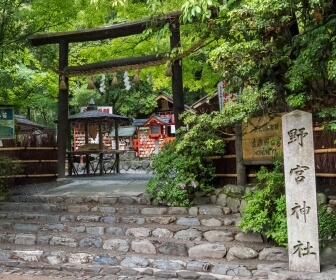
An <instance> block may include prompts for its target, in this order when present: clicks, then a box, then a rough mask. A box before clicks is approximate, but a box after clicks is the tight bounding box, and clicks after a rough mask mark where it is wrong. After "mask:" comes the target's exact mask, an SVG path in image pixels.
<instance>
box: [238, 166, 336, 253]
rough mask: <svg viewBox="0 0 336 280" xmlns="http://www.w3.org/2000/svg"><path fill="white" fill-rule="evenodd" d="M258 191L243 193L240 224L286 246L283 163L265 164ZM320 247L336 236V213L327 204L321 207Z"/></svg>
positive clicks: (261, 172) (319, 223) (241, 226)
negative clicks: (272, 167)
mask: <svg viewBox="0 0 336 280" xmlns="http://www.w3.org/2000/svg"><path fill="white" fill-rule="evenodd" d="M257 180H258V183H257V184H256V187H255V190H253V191H251V192H250V193H248V194H246V195H245V196H244V199H245V200H246V202H247V207H246V208H245V210H244V213H243V217H242V220H241V222H240V224H239V225H238V226H239V227H240V228H241V229H242V230H244V231H252V232H257V233H262V234H264V235H265V236H266V237H268V238H271V239H272V240H274V241H276V242H277V243H278V244H279V245H285V246H286V245H287V243H288V240H287V219H286V196H285V178H284V175H283V164H282V162H280V161H276V162H275V164H274V169H273V170H272V171H268V170H267V169H266V168H265V167H262V168H261V169H260V171H259V172H258V173H257ZM318 228H319V240H320V247H321V248H323V247H325V246H326V245H327V243H328V242H329V241H330V240H334V239H335V238H336V213H335V212H333V211H330V209H328V208H327V207H326V206H321V207H320V208H319V209H318Z"/></svg>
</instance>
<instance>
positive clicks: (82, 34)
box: [28, 12, 181, 46]
mask: <svg viewBox="0 0 336 280" xmlns="http://www.w3.org/2000/svg"><path fill="white" fill-rule="evenodd" d="M180 15H181V12H173V13H170V14H167V15H164V16H161V17H156V18H152V19H151V18H147V19H142V20H136V21H132V22H126V23H118V24H113V25H110V26H105V27H99V28H92V29H86V30H77V31H68V32H56V33H47V34H41V35H33V36H30V37H29V38H28V41H29V42H30V44H31V45H33V46H42V45H47V44H59V43H60V42H61V41H65V42H67V43H75V42H88V41H98V40H105V39H114V38H119V37H126V36H130V35H136V34H140V33H142V32H143V31H144V30H146V29H147V28H148V27H151V26H153V27H155V26H156V25H158V24H160V23H162V22H163V23H165V22H170V21H172V20H174V19H178V18H179V17H180Z"/></svg>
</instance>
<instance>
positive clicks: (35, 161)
mask: <svg viewBox="0 0 336 280" xmlns="http://www.w3.org/2000/svg"><path fill="white" fill-rule="evenodd" d="M12 162H15V163H38V162H40V163H42V162H55V163H57V162H58V160H57V159H22V160H21V159H19V160H12Z"/></svg>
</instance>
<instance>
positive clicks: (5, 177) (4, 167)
mask: <svg viewBox="0 0 336 280" xmlns="http://www.w3.org/2000/svg"><path fill="white" fill-rule="evenodd" d="M21 170H22V166H21V165H20V164H19V163H16V162H12V160H11V159H10V158H9V157H7V156H0V196H4V197H7V195H8V192H9V188H10V187H11V185H12V184H13V181H14V179H13V178H11V176H12V175H16V174H18V173H19V172H21Z"/></svg>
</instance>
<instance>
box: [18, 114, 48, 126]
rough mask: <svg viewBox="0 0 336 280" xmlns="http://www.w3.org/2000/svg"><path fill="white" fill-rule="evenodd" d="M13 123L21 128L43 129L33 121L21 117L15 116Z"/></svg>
mask: <svg viewBox="0 0 336 280" xmlns="http://www.w3.org/2000/svg"><path fill="white" fill-rule="evenodd" d="M15 121H16V122H17V124H18V125H19V126H20V127H22V128H23V127H29V128H36V129H44V128H45V126H44V125H42V124H38V123H36V122H33V121H31V120H29V119H27V118H26V117H25V116H22V115H15ZM20 130H21V129H20Z"/></svg>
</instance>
